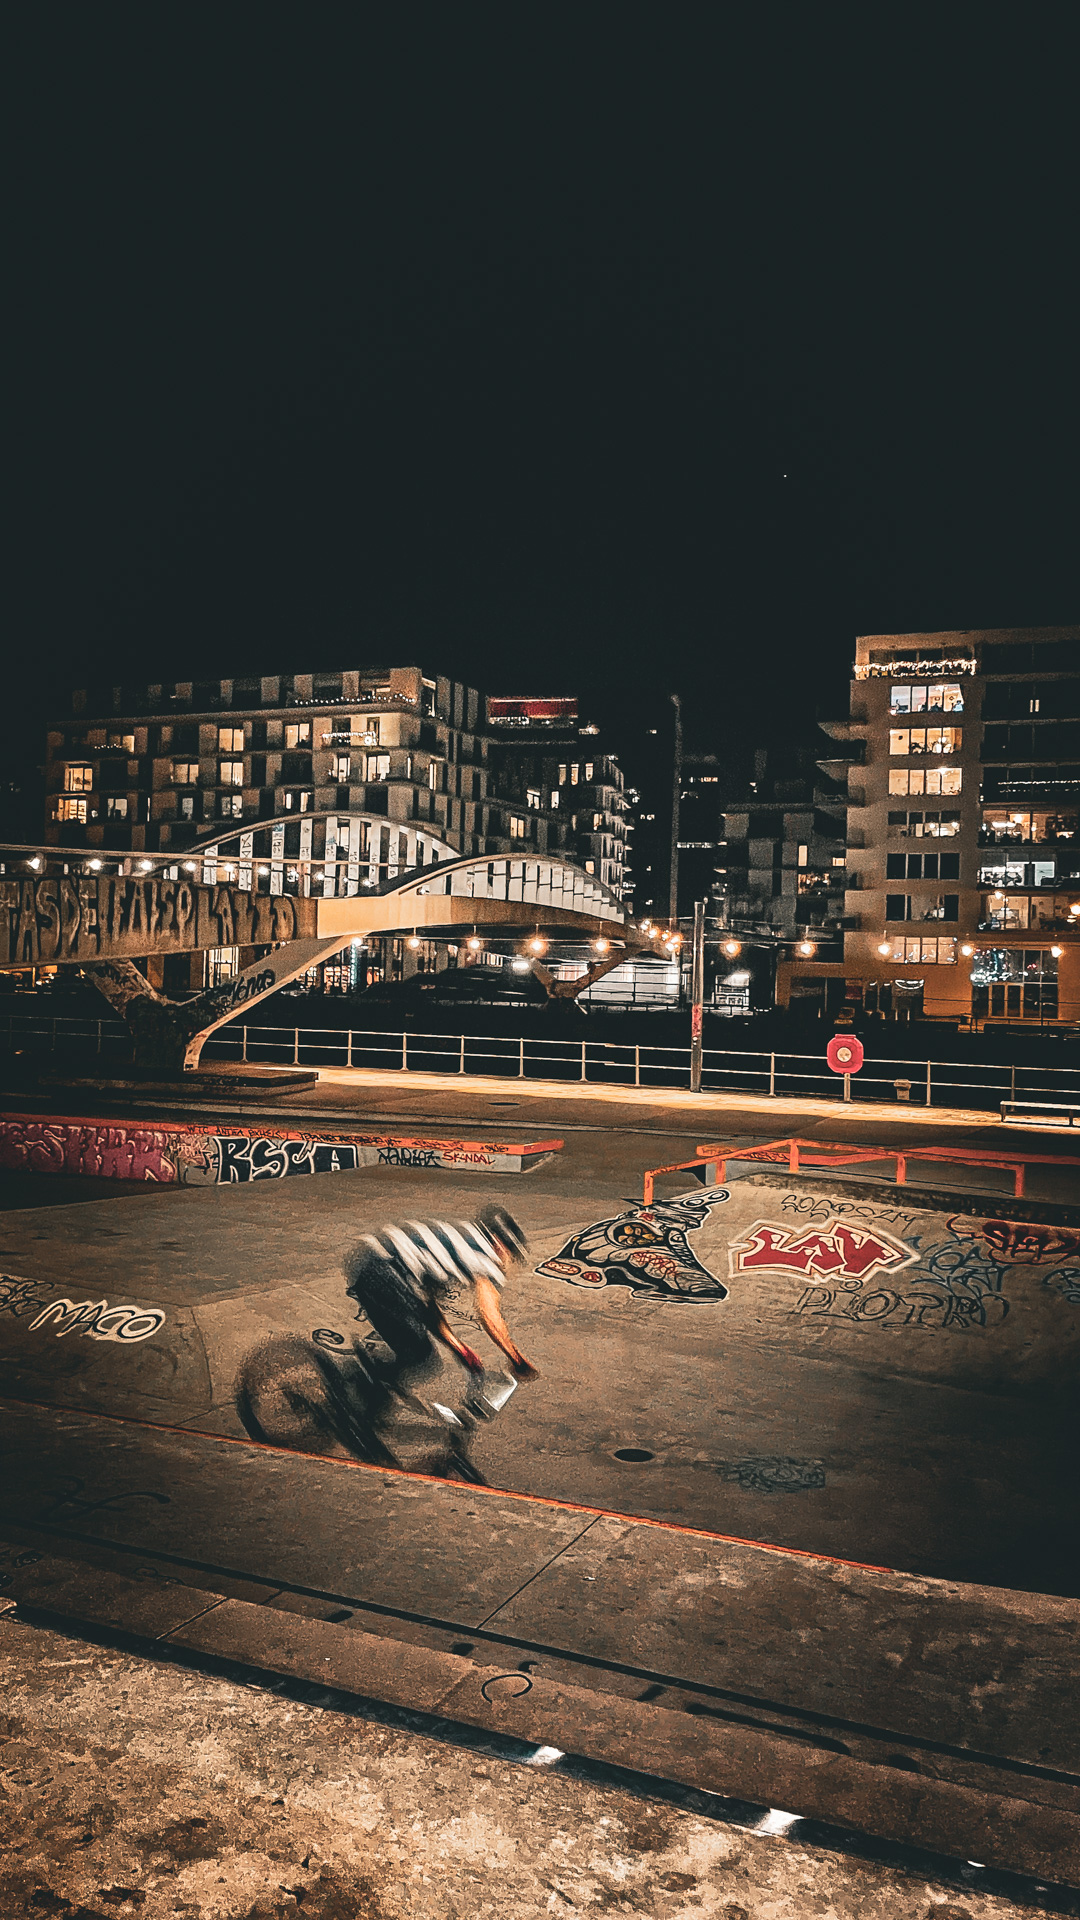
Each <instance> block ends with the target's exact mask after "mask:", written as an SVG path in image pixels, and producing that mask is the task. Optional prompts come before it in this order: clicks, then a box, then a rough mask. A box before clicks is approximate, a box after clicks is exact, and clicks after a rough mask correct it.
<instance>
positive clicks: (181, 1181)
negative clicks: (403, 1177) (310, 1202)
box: [0, 1114, 562, 1186]
mask: <svg viewBox="0 0 1080 1920" xmlns="http://www.w3.org/2000/svg"><path fill="white" fill-rule="evenodd" d="M561 1146H562V1141H561V1140H536V1141H528V1142H516V1143H512V1144H507V1143H505V1142H501V1141H487V1140H485V1141H475V1140H452V1139H404V1138H400V1137H398V1136H395V1135H391V1134H377V1133H334V1132H329V1131H323V1130H320V1131H319V1132H306V1133H305V1132H300V1131H296V1130H292V1129H288V1128H259V1129H256V1128H244V1127H236V1128H232V1127H230V1128H229V1129H228V1130H225V1129H224V1128H217V1127H214V1126H213V1125H210V1126H206V1127H201V1126H197V1125H186V1124H180V1123H177V1124H176V1125H168V1124H160V1125H154V1126H150V1125H147V1124H145V1123H144V1122H142V1121H130V1122H124V1121H121V1122H113V1121H107V1120H84V1119H76V1118H59V1117H58V1118H50V1119H41V1118H38V1117H36V1116H32V1115H28V1114H4V1115H0V1168H3V1169H6V1170H8V1171H11V1172H20V1173H68V1174H70V1173H78V1174H88V1175H90V1176H92V1177H94V1178H97V1179H102V1180H151V1181H157V1182H159V1183H160V1184H162V1185H165V1186H176V1185H180V1186H217V1185H225V1186H235V1185H245V1186H246V1185H248V1184H249V1183H250V1182H251V1181H253V1180H282V1179H285V1178H286V1177H287V1176H289V1175H290V1174H300V1173H344V1172H351V1171H353V1170H354V1169H356V1168H357V1167H376V1166H382V1167H414V1168H416V1169H418V1170H419V1171H422V1172H426V1171H428V1170H429V1169H431V1168H439V1167H445V1168H451V1169H453V1168H465V1169H468V1170H469V1171H480V1172H488V1173H520V1172H523V1171H526V1170H528V1169H529V1168H530V1167H534V1166H537V1165H539V1163H540V1161H541V1160H545V1159H546V1158H547V1157H548V1155H549V1154H552V1153H556V1152H558V1150H559V1148H560V1147H561Z"/></svg>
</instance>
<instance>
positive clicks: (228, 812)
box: [221, 793, 244, 820]
mask: <svg viewBox="0 0 1080 1920" xmlns="http://www.w3.org/2000/svg"><path fill="white" fill-rule="evenodd" d="M243 811H244V796H243V794H242V793H223V794H222V796H221V813H222V817H223V818H224V819H226V820H238V819H239V818H240V815H241V814H242V813H243Z"/></svg>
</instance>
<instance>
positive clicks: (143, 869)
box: [139, 860, 154, 873]
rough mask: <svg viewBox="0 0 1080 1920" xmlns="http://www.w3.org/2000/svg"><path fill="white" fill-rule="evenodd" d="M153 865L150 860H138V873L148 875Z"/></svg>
mask: <svg viewBox="0 0 1080 1920" xmlns="http://www.w3.org/2000/svg"><path fill="white" fill-rule="evenodd" d="M153 864H154V863H153V861H152V860H140V861H139V872H140V873H149V872H150V871H151V869H152V867H153Z"/></svg>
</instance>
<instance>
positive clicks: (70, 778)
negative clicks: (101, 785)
mask: <svg viewBox="0 0 1080 1920" xmlns="http://www.w3.org/2000/svg"><path fill="white" fill-rule="evenodd" d="M93 785H94V769H93V767H65V768H64V792H65V793H89V792H90V791H91V789H92V788H93Z"/></svg>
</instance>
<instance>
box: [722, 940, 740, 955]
mask: <svg viewBox="0 0 1080 1920" xmlns="http://www.w3.org/2000/svg"><path fill="white" fill-rule="evenodd" d="M724 952H725V953H726V954H727V957H728V959H729V960H734V959H735V957H736V955H737V954H740V953H741V952H742V945H741V942H740V941H738V940H725V941H724Z"/></svg>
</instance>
